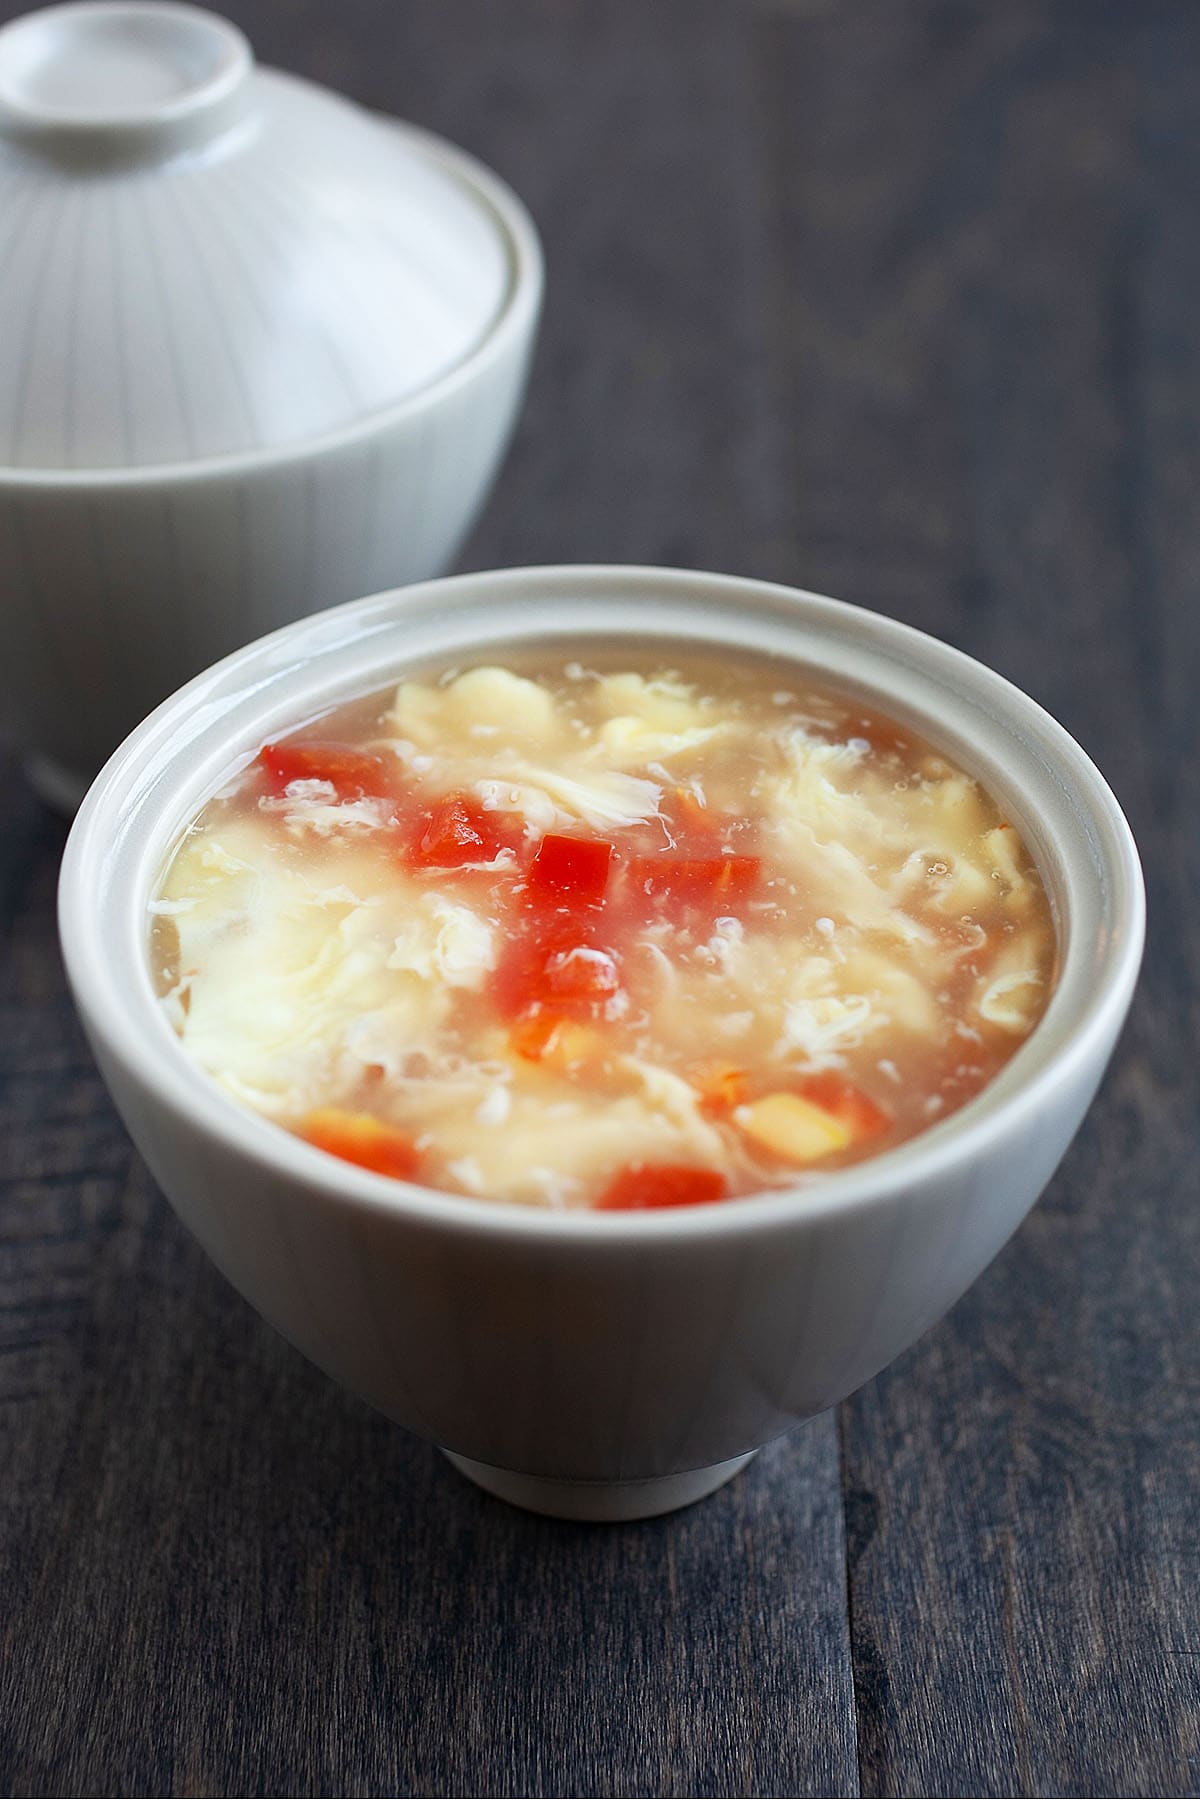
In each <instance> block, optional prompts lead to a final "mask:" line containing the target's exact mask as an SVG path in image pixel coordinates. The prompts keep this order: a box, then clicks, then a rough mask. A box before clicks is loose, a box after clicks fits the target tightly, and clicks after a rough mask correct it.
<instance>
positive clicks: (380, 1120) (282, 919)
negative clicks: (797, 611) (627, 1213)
mask: <svg viewBox="0 0 1200 1800" xmlns="http://www.w3.org/2000/svg"><path fill="white" fill-rule="evenodd" d="M643 670H644V671H646V670H648V672H643V673H637V672H633V671H632V670H631V669H630V668H629V667H628V660H627V661H626V664H625V665H623V666H618V665H616V664H610V665H608V666H607V668H606V667H605V665H603V664H601V665H600V666H599V667H596V666H592V665H589V666H588V667H587V668H585V667H582V666H581V665H579V664H578V663H570V662H568V663H566V664H565V665H564V664H563V662H562V661H556V660H553V659H552V658H551V657H550V656H549V655H548V654H547V655H545V656H544V657H543V658H542V659H541V660H540V661H534V660H532V659H525V660H521V661H513V662H512V663H510V664H509V665H507V666H505V667H494V666H485V667H471V668H465V669H462V670H449V671H446V672H444V673H443V674H441V675H434V676H426V677H423V678H421V679H412V680H408V681H405V682H402V683H401V684H400V686H399V688H398V689H397V688H395V687H392V688H389V689H388V690H387V691H386V692H383V693H379V694H376V695H374V696H373V697H371V698H370V699H368V700H364V701H356V702H354V703H353V704H351V705H348V706H344V707H342V708H339V709H337V710H335V711H333V712H331V713H328V714H327V715H326V716H325V717H323V718H322V719H320V720H319V721H318V722H317V723H315V724H312V725H309V726H307V727H305V728H304V729H303V730H300V731H297V732H295V733H293V734H290V735H288V736H286V737H283V738H281V739H279V740H277V741H275V742H273V743H271V744H268V745H267V746H266V747H265V748H264V749H263V750H262V752H261V754H260V755H259V756H258V757H257V758H256V759H255V760H254V761H253V762H252V763H251V764H250V765H249V766H248V767H247V768H246V769H245V770H244V771H243V772H242V773H241V774H240V775H239V776H238V777H237V778H236V779H235V780H234V781H233V782H232V783H231V784H230V785H229V786H228V787H227V788H226V789H224V790H223V791H222V792H221V793H220V794H219V795H217V796H216V797H215V798H214V799H213V800H211V801H210V802H209V803H208V804H207V805H206V806H205V808H204V809H203V811H202V812H201V813H200V815H199V817H198V818H197V819H196V821H195V822H194V824H193V825H192V826H191V828H190V829H189V830H188V832H187V833H186V834H185V835H184V837H183V839H182V841H181V842H180V843H179V845H178V846H177V847H176V849H175V851H174V854H173V857H172V860H171V862H170V865H169V867H168V869H167V872H166V875H165V877H164V880H163V882H162V886H161V889H160V892H159V895H158V897H157V899H156V900H155V901H154V902H153V903H152V907H151V911H152V914H153V921H152V927H151V954H152V958H153V963H154V972H155V978H156V980H157V981H158V983H159V991H160V994H161V996H162V1004H163V1006H164V1008H165V1009H166V1011H167V1014H168V1016H169V1018H170V1020H171V1023H172V1025H173V1026H174V1028H175V1030H176V1031H177V1032H178V1033H179V1035H180V1037H181V1039H182V1041H183V1044H184V1046H185V1047H186V1048H187V1050H188V1051H189V1052H190V1053H191V1055H192V1056H193V1057H194V1058H195V1059H196V1061H197V1062H198V1063H199V1064H200V1066H201V1067H202V1068H203V1069H205V1070H206V1071H207V1072H208V1073H209V1075H211V1076H212V1077H213V1078H214V1079H215V1080H216V1081H217V1082H218V1083H219V1084H220V1085H221V1086H222V1087H223V1088H224V1089H226V1091H227V1092H228V1093H230V1094H231V1095H233V1096H234V1097H235V1098H237V1099H238V1100H240V1101H242V1102H244V1103H245V1104H246V1105H247V1106H250V1107H252V1108H254V1109H255V1110H256V1111H258V1112H260V1113H262V1114H265V1115H266V1116H267V1117H268V1118H270V1119H272V1120H275V1121H276V1122H277V1123H278V1124H280V1125H282V1126H284V1127H286V1128H287V1129H288V1130H290V1131H293V1132H296V1133H297V1134H299V1135H300V1136H301V1137H304V1138H306V1139H308V1141H310V1142H311V1143H313V1144H315V1145H317V1146H318V1147H319V1148H321V1149H323V1150H326V1151H329V1152H331V1153H332V1154H334V1155H339V1156H342V1157H344V1158H346V1159H347V1160H349V1161H351V1162H354V1163H358V1164H361V1165H362V1166H365V1167H367V1168H373V1169H377V1170H379V1171H381V1172H383V1173H387V1174H392V1175H397V1176H402V1177H406V1178H409V1179H414V1180H417V1181H419V1182H421V1183H423V1184H425V1185H427V1186H431V1187H435V1188H442V1189H447V1190H450V1191H453V1192H457V1193H465V1194H474V1195H479V1196H483V1197H486V1198H492V1199H503V1200H515V1201H521V1202H525V1203H528V1204H531V1205H540V1206H551V1207H570V1208H578V1207H601V1208H606V1209H608V1208H619V1209H625V1208H630V1207H645V1206H664V1205H675V1204H684V1203H690V1202H691V1203H694V1202H699V1201H712V1200H720V1199H724V1198H727V1197H735V1196H738V1195H743V1194H749V1193H754V1192H759V1191H761V1190H763V1189H765V1188H771V1187H777V1186H787V1187H795V1186H796V1185H797V1184H798V1183H800V1184H803V1183H804V1182H808V1181H812V1180H816V1179H819V1178H820V1175H821V1173H822V1172H823V1171H826V1170H830V1169H836V1168H840V1167H842V1166H844V1165H846V1164H848V1163H853V1162H857V1161H859V1160H860V1159H862V1158H864V1157H867V1156H874V1155H876V1154H878V1153H879V1152H880V1151H881V1150H884V1149H887V1148H888V1147H890V1146H892V1145H894V1144H897V1143H900V1142H901V1141H903V1140H904V1139H906V1138H909V1137H911V1136H913V1135H914V1133H916V1132H919V1131H921V1130H923V1129H925V1128H926V1127H928V1126H930V1125H931V1124H934V1123H936V1122H937V1121H938V1120H940V1119H942V1118H944V1117H946V1116H947V1115H948V1114H949V1113H951V1112H953V1111H954V1110H955V1109H956V1108H957V1107H959V1106H961V1105H962V1104H963V1103H964V1102H965V1101H967V1100H969V1099H970V1098H971V1096H972V1095H974V1094H975V1093H977V1092H978V1091H979V1089H980V1088H981V1087H983V1086H984V1085H985V1083H986V1082H987V1081H988V1080H989V1079H990V1078H991V1077H992V1076H993V1075H994V1074H995V1073H996V1071H997V1070H998V1069H1000V1068H1001V1067H1002V1066H1003V1064H1004V1063H1005V1062H1006V1061H1007V1060H1008V1058H1009V1057H1010V1056H1011V1055H1012V1054H1013V1052H1014V1051H1015V1050H1016V1049H1017V1048H1018V1047H1019V1045H1020V1044H1021V1042H1022V1041H1023V1039H1024V1038H1025V1037H1026V1036H1027V1035H1028V1033H1029V1032H1030V1030H1031V1029H1032V1028H1033V1026H1034V1025H1035V1024H1036V1022H1037V1019H1038V1018H1039V1016H1040V1014H1041V1013H1042V1011H1043V1009H1044V1007H1045V1004H1046V1001H1047V998H1048V995H1049V990H1050V986H1051V982H1052V976H1053V965H1054V954H1055V945H1054V932H1053V927H1052V924H1051V919H1050V912H1049V907H1048V903H1047V899H1046V896H1045V893H1044V891H1043V888H1042V885H1041V882H1040V880H1039V878H1038V875H1037V872H1036V870H1035V868H1034V865H1033V863H1032V861H1031V859H1030V857H1029V855H1028V853H1027V852H1026V850H1025V848H1024V846H1023V844H1022V843H1021V841H1020V838H1019V836H1018V833H1017V831H1016V830H1015V828H1014V827H1013V826H1012V825H1011V824H1010V823H1008V822H1007V821H1006V819H1005V818H1004V816H1003V814H1002V813H1001V812H1000V811H999V810H998V808H997V806H996V805H995V803H994V802H993V801H992V799H991V798H990V797H989V796H988V795H987V794H986V793H985V792H984V791H983V790H982V789H981V788H980V786H979V785H978V783H976V782H975V781H973V780H972V779H971V778H970V777H969V776H968V775H966V774H965V773H964V772H963V771H961V770H960V769H958V768H956V767H954V766H953V765H952V764H951V763H950V762H948V761H947V760H946V758H945V757H944V756H942V755H941V754H940V753H938V752H937V751H936V750H934V749H932V748H931V747H930V746H929V745H928V744H927V743H925V742H923V741H922V740H921V739H920V738H918V737H917V736H915V735H914V734H913V733H912V732H910V731H908V730H907V729H905V728H904V727H902V726H900V725H898V724H895V723H892V722H890V721H888V720H887V719H886V718H884V717H881V716H879V715H878V714H875V713H871V712H867V711H864V709H863V707H862V705H861V703H860V702H858V701H856V700H854V699H852V698H847V697H844V696H839V695H837V694H834V693H831V692H829V691H826V690H824V689H821V688H819V687H812V688H810V687H808V686H807V685H805V684H804V682H803V680H802V678H801V676H800V675H798V674H796V673H795V672H793V673H792V674H791V675H790V676H785V677H784V678H783V683H782V685H781V678H780V672H779V667H778V666H777V665H768V664H766V663H765V662H762V661H758V660H755V659H751V658H745V659H741V660H739V659H737V658H731V657H729V656H727V655H726V654H725V653H724V652H722V653H721V655H720V657H719V659H718V658H717V657H715V656H713V657H708V658H700V657H694V658H688V659H680V660H677V661H676V660H673V661H672V663H671V666H670V667H669V668H668V667H666V666H659V667H657V668H656V667H655V666H654V665H653V664H643Z"/></svg>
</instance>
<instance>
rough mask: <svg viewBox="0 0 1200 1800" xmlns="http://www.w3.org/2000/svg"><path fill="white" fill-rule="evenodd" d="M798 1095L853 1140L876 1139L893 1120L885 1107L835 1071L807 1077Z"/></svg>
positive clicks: (800, 1085)
mask: <svg viewBox="0 0 1200 1800" xmlns="http://www.w3.org/2000/svg"><path fill="white" fill-rule="evenodd" d="M796 1092H797V1093H798V1094H799V1095H800V1097H801V1098H802V1099H804V1100H809V1101H811V1102H812V1104H813V1105H814V1106H819V1107H820V1108H821V1110H822V1112H827V1113H828V1114H829V1115H830V1117H831V1118H834V1119H836V1120H837V1121H838V1123H839V1124H841V1125H844V1126H845V1127H846V1129H847V1131H849V1132H850V1134H851V1136H852V1137H854V1138H864V1137H875V1136H876V1135H877V1134H878V1133H879V1132H881V1131H886V1130H887V1128H888V1126H889V1125H890V1124H891V1122H892V1121H891V1119H890V1118H889V1116H888V1114H887V1113H886V1112H885V1111H884V1110H883V1108H882V1106H879V1105H877V1104H876V1102H875V1101H874V1100H872V1098H871V1096H870V1094H865V1093H864V1092H863V1090H862V1089H861V1088H859V1087H855V1085H854V1083H853V1082H852V1081H847V1080H846V1078H845V1076H844V1075H839V1074H837V1072H836V1071H835V1070H833V1069H825V1070H822V1072H821V1073H820V1074H819V1075H809V1076H806V1077H805V1079H804V1080H803V1081H800V1082H797V1084H796Z"/></svg>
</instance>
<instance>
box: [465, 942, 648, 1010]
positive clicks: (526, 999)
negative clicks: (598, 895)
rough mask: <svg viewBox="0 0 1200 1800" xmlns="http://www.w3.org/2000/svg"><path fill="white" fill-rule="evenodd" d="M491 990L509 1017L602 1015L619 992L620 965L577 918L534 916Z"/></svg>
mask: <svg viewBox="0 0 1200 1800" xmlns="http://www.w3.org/2000/svg"><path fill="white" fill-rule="evenodd" d="M547 923H548V926H549V928H547ZM491 991H492V995H493V998H494V1000H495V1002H496V1005H497V1007H498V1008H499V1010H500V1012H501V1013H502V1014H503V1015H504V1016H505V1017H507V1018H510V1019H519V1018H523V1017H525V1016H530V1015H534V1014H541V1013H546V1014H549V1015H550V1016H551V1017H556V1018H560V1019H562V1018H570V1019H581V1018H582V1019H589V1018H596V1017H603V1016H605V1014H607V1013H609V1012H610V1011H611V1009H612V1006H613V1003H614V1002H615V1001H616V1000H617V998H618V996H619V995H620V992H621V967H620V963H619V961H618V958H617V954H616V952H615V951H614V950H612V949H610V948H608V947H607V946H606V945H603V944H600V943H597V942H595V941H594V939H593V937H592V935H591V934H590V933H589V931H588V930H587V929H586V928H583V929H581V928H580V927H579V926H578V925H576V924H575V922H574V921H573V920H572V919H569V918H564V919H562V920H561V921H560V920H556V919H554V918H553V917H552V918H551V919H550V920H549V921H548V922H547V921H539V920H534V921H532V922H529V923H528V924H527V926H526V928H525V929H524V930H521V931H518V932H516V933H515V934H514V936H513V937H512V938H511V939H510V940H509V943H508V944H507V946H506V948H505V949H504V951H503V952H502V954H501V957H500V961H499V964H498V966H497V968H496V971H495V974H494V975H493V978H492V984H491Z"/></svg>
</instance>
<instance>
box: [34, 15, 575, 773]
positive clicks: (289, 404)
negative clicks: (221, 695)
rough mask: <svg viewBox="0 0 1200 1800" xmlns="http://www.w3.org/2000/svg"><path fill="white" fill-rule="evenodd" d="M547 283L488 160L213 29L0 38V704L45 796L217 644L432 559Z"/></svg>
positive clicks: (475, 484)
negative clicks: (365, 106)
mask: <svg viewBox="0 0 1200 1800" xmlns="http://www.w3.org/2000/svg"><path fill="white" fill-rule="evenodd" d="M541 292H542V262H541V253H540V249H539V245H538V240H537V234H536V232H535V230H534V227H533V225H532V223H531V222H530V220H529V217H528V215H527V214H526V212H525V209H524V208H523V207H522V206H521V204H520V202H519V201H518V200H517V199H516V197H515V196H514V195H513V194H512V193H511V192H510V191H509V189H508V188H507V187H505V186H504V184H503V183H502V182H500V181H499V180H497V179H496V177H495V176H493V175H491V174H489V173H488V172H487V171H486V170H484V169H483V168H481V167H480V166H479V164H478V163H476V162H474V161H473V160H472V159H471V158H470V157H467V156H465V155H463V154H462V153H461V152H459V151H457V150H454V149H452V148H451V147H450V146H449V145H447V144H444V143H442V142H441V141H440V140H438V139H435V138H432V137H430V136H429V135H428V134H426V133H424V132H420V131H417V130H415V129H413V128H411V127H407V126H403V125H400V124H399V123H397V122H395V121H384V120H380V119H377V118H374V117H372V116H371V115H370V114H368V113H366V112H364V111H362V110H361V109H360V108H359V107H356V106H353V105H351V104H350V103H349V102H348V101H346V100H343V99H341V98H340V97H339V96H337V95H335V94H331V93H328V92H326V91H325V90H323V89H321V88H318V87H315V86H313V85H312V84H311V83H309V82H305V81H301V80H298V79H297V78H296V77H294V76H290V75H285V74H282V73H280V72H279V71H276V70H270V69H259V68H256V66H255V64H254V60H253V57H252V54H251V51H250V47H249V45H248V44H247V43H246V41H245V39H244V38H243V37H242V35H241V33H240V32H239V31H237V30H236V29H235V28H234V27H233V26H232V25H229V24H228V23H227V22H226V21H224V20H222V19H219V18H216V17H215V16H214V15H212V14H210V13H206V12H202V11H200V10H199V9H197V8H194V7H191V6H184V5H175V4H165V3H164V4H160V3H157V0H85V3H84V4H77V5H66V6H57V7H51V8H48V9H47V10H45V11H42V12H38V13H33V14H29V15H27V16H26V17H24V18H21V19H18V20H16V21H14V22H13V23H12V24H10V25H8V26H6V27H4V28H3V29H2V30H0V318H3V321H4V329H3V332H0V591H3V594H4V606H3V608H2V609H0V705H3V708H4V710H5V711H6V712H7V713H8V715H9V720H8V723H9V728H10V729H11V730H12V731H13V732H14V733H15V735H16V737H17V739H18V741H19V742H20V744H21V745H22V747H23V748H24V749H25V750H26V751H27V753H28V755H29V757H30V766H31V771H32V773H33V774H34V777H35V779H36V780H37V782H38V785H39V787H40V788H41V790H42V792H43V793H45V794H46V795H47V797H49V798H51V799H52V800H55V801H57V802H58V803H60V804H63V805H70V804H74V803H75V802H76V801H77V800H78V798H79V796H80V794H81V793H82V790H83V787H84V786H85V785H86V782H87V780H89V779H90V778H91V777H92V776H93V775H94V774H95V773H96V771H97V769H98V768H99V767H100V764H101V763H102V762H103V760H104V758H105V757H106V756H108V755H109V754H110V753H111V751H112V750H113V749H115V747H116V745H117V744H118V743H119V742H120V740H121V738H122V737H123V736H124V735H125V733H126V732H127V731H129V730H131V729H132V728H133V726H134V725H135V724H136V723H137V721H138V719H140V718H142V717H144V716H145V714H146V713H147V712H148V711H149V710H150V708H151V707H153V706H155V705H157V704H158V702H159V701H160V700H161V699H163V698H164V697H165V695H167V694H168V693H170V692H171V691H172V690H173V689H174V688H176V687H178V686H179V685H180V683H181V682H183V681H185V680H187V679H188V678H189V677H190V676H191V675H193V674H195V673H196V672H197V671H198V670H200V669H202V668H204V667H205V666H206V665H208V664H209V663H211V662H214V661H215V660H217V659H218V658H219V657H222V656H224V655H226V654H228V652H229V651H231V650H233V649H236V648H237V646H238V645H240V644H243V643H245V642H247V641H248V640H249V639H251V638H254V637H258V636H260V635H261V634H262V633H263V632H265V631H271V630H274V629H275V628H276V627H277V626H279V625H282V624H285V623H286V622H287V621H289V620H290V619H294V618H298V617H301V616H302V615H304V614H306V613H308V612H311V611H312V610H313V608H314V607H316V606H318V605H322V606H325V605H329V604H330V603H331V602H335V601H338V600H347V599H350V598H352V597H353V596H354V595H356V594H362V593H364V592H370V591H372V590H373V589H376V588H382V587H388V586H391V585H393V584H395V583H399V582H406V581H415V580H422V579H424V578H425V577H427V576H430V575H434V574H438V573H440V572H441V571H442V570H443V569H444V568H445V567H446V566H447V565H448V563H449V561H450V559H451V557H452V556H453V555H454V552H455V550H456V549H457V547H458V545H459V543H460V541H461V539H462V538H463V536H464V535H465V533H466V531H467V529H468V528H469V526H470V525H471V523H472V521H473V519H474V518H475V515H476V513H477V512H478V510H479V508H480V506H481V505H482V503H483V500H484V498H485V497H486V494H487V492H488V490H489V488H490V486H491V483H492V480H493V477H494V475H495V473H496V470H497V467H498V465H499V461H500V457H501V455H502V453H503V451H504V449H505V447H506V445H507V442H508V439H509V436H510V434H511V431H512V427H513V425H514V423H515V420H516V416H517V411H518V408H519V404H520V400H521V396H522V393H523V390H524V384H525V376H526V371H527V366H528V362H529V357H530V354H531V351H532V347H533V341H534V336H535V331H536V326H537V319H538V313H539V308H540V303H541Z"/></svg>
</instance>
